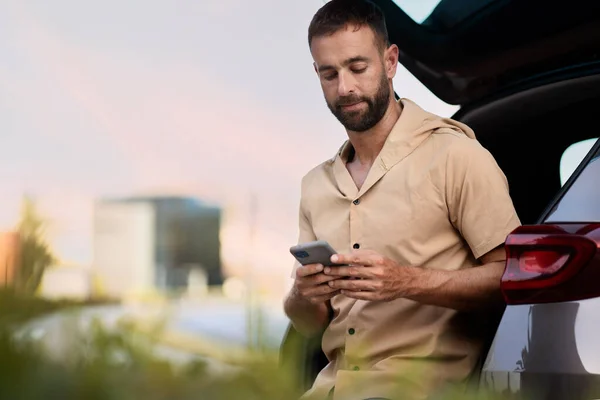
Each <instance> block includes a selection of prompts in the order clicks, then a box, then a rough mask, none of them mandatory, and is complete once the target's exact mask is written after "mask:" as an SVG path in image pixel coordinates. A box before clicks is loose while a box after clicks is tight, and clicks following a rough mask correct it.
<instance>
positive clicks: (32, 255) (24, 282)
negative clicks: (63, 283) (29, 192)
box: [15, 196, 55, 294]
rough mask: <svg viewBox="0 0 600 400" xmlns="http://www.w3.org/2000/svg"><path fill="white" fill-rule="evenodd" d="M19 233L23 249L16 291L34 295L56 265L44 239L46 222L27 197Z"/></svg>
mask: <svg viewBox="0 0 600 400" xmlns="http://www.w3.org/2000/svg"><path fill="white" fill-rule="evenodd" d="M17 232H18V233H19V239H20V246H21V248H20V255H19V264H18V268H17V271H16V279H15V289H16V290H17V291H19V292H23V293H27V294H33V293H35V291H36V290H37V288H38V287H39V285H40V283H41V281H42V277H43V276H44V271H45V270H46V268H47V267H48V266H50V265H51V264H52V263H54V261H55V257H54V255H53V254H52V252H51V250H50V247H49V245H48V244H47V243H46V240H45V238H44V234H45V232H44V221H43V220H42V218H41V217H40V215H39V214H38V212H37V210H36V207H35V203H34V201H33V200H32V199H31V198H29V197H27V196H25V197H24V198H23V203H22V205H21V217H20V220H19V223H18V225H17Z"/></svg>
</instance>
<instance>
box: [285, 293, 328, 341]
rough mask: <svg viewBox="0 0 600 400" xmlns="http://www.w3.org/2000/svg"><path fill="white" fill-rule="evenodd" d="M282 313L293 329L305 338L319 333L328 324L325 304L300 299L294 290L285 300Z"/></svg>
mask: <svg viewBox="0 0 600 400" xmlns="http://www.w3.org/2000/svg"><path fill="white" fill-rule="evenodd" d="M284 311H285V313H286V315H287V316H288V317H289V319H290V320H291V321H292V324H293V325H294V328H295V329H296V330H297V331H298V332H300V333H301V334H302V335H304V336H306V337H311V336H314V335H316V334H319V333H321V332H322V331H323V330H324V329H325V327H326V326H327V324H328V323H329V307H328V306H327V303H326V302H323V303H318V304H314V303H311V302H309V301H307V300H305V299H302V298H300V296H299V295H298V293H297V292H295V291H294V289H292V290H291V291H290V293H289V294H288V296H287V298H286V300H285V303H284Z"/></svg>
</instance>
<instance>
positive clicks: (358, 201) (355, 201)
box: [352, 199, 360, 206]
mask: <svg viewBox="0 0 600 400" xmlns="http://www.w3.org/2000/svg"><path fill="white" fill-rule="evenodd" d="M352 203H354V205H355V206H357V205H359V204H360V200H359V199H356V200H354V201H353V202H352Z"/></svg>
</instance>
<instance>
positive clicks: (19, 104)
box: [0, 0, 456, 277]
mask: <svg viewBox="0 0 600 400" xmlns="http://www.w3.org/2000/svg"><path fill="white" fill-rule="evenodd" d="M405 3H406V2H405ZM408 3H410V4H412V6H411V12H413V13H414V15H417V16H419V15H420V17H419V18H422V17H423V16H424V15H426V13H427V11H424V9H419V7H418V6H415V4H419V3H418V2H412V3H411V2H408ZM323 4H324V2H323V1H322V0H302V1H281V0H277V1H276V0H256V1H252V2H247V1H242V0H203V1H194V0H173V1H168V2H167V1H157V0H144V1H142V0H128V1H126V2H123V1H117V0H107V1H103V2H81V1H76V0H54V1H52V2H47V1H42V0H30V1H28V2H22V1H18V0H5V1H3V2H1V3H0V131H1V132H2V134H1V135H0V160H2V162H1V164H0V182H2V185H1V186H0V199H2V201H1V203H0V204H1V207H0V229H2V230H6V229H10V228H11V227H12V226H13V225H14V224H15V222H16V220H17V217H18V210H19V204H20V199H21V197H22V196H23V195H24V194H29V195H31V196H33V197H34V198H35V199H36V200H37V202H38V205H39V208H40V211H41V212H42V213H43V215H44V217H46V218H47V220H48V237H49V240H50V242H51V244H52V246H53V248H54V249H55V251H56V253H57V254H58V255H59V257H60V258H61V260H62V261H63V262H65V263H72V264H77V265H84V266H86V265H90V264H91V263H92V262H93V251H92V242H91V238H92V231H93V225H92V211H93V203H94V201H95V200H96V199H98V198H101V197H107V196H130V195H141V194H181V195H191V196H196V197H198V198H201V199H203V200H206V201H208V202H211V203H215V204H218V205H221V206H222V207H224V209H225V221H224V227H223V233H222V240H223V258H224V261H225V262H226V263H227V264H229V265H233V266H238V267H239V266H242V267H248V266H249V268H253V269H256V270H259V271H262V273H263V274H267V275H269V274H271V275H273V276H282V277H288V276H289V271H290V268H291V264H292V261H293V260H292V259H291V255H290V254H289V252H288V249H289V247H290V246H291V245H293V244H294V243H295V241H296V236H297V207H298V196H299V187H300V179H301V177H302V176H303V175H304V174H305V173H306V172H307V171H308V170H309V169H311V168H312V167H313V166H315V165H317V164H319V163H320V162H322V161H324V160H325V159H327V158H330V157H331V156H332V155H333V154H334V153H335V151H336V150H337V149H338V148H339V146H340V145H341V143H342V142H343V140H345V138H346V135H345V132H344V130H343V128H342V127H341V125H340V124H339V123H338V122H337V120H336V119H335V118H334V117H333V116H332V115H331V113H330V112H329V110H328V109H327V107H326V105H325V101H324V99H323V95H322V92H321V89H320V86H319V82H318V80H317V77H316V75H315V73H314V70H313V67H312V58H311V56H310V52H309V50H308V46H307V43H306V40H307V39H306V34H307V27H308V24H309V22H310V19H311V17H312V15H313V14H314V12H316V10H317V9H318V8H319V7H320V6H322V5H323ZM421 4H423V7H425V8H426V7H429V8H431V4H429V2H424V3H421ZM394 85H395V88H396V91H397V92H398V93H399V94H400V95H401V96H402V97H408V98H411V99H413V100H414V101H416V102H417V103H419V104H420V105H421V106H423V107H424V108H427V109H428V110H430V111H432V112H436V113H438V114H440V115H443V116H451V115H452V114H453V113H454V111H455V110H456V107H454V106H449V105H447V104H444V103H442V102H441V101H440V100H439V99H437V98H435V96H433V95H432V94H431V93H430V92H429V91H428V90H427V89H426V88H424V87H423V86H422V85H421V84H420V83H419V82H418V81H417V80H416V79H415V78H414V77H412V76H411V75H410V74H409V73H408V72H407V71H406V70H404V69H403V68H402V67H401V66H399V68H398V74H397V77H396V79H395V80H394ZM253 197H254V198H255V199H256V203H257V205H258V207H257V214H256V217H255V219H254V220H255V221H256V225H255V226H253V227H251V226H250V225H249V221H250V220H251V214H250V213H251V206H250V205H251V203H252V202H251V199H252V198H253ZM252 229H254V231H255V232H256V235H255V241H254V242H250V237H251V236H250V232H251V230H252ZM249 246H250V247H251V248H250V250H252V251H251V252H250V251H249ZM248 254H253V256H252V259H248Z"/></svg>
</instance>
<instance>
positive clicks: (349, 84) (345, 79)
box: [338, 73, 354, 97]
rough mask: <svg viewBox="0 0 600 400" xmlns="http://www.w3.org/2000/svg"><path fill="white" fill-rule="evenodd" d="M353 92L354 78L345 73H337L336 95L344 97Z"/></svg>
mask: <svg viewBox="0 0 600 400" xmlns="http://www.w3.org/2000/svg"><path fill="white" fill-rule="evenodd" d="M353 92H354V80H353V79H352V77H351V76H348V74H347V73H340V74H339V75H338V96H340V97H345V96H348V95H349V94H350V93H353Z"/></svg>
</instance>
